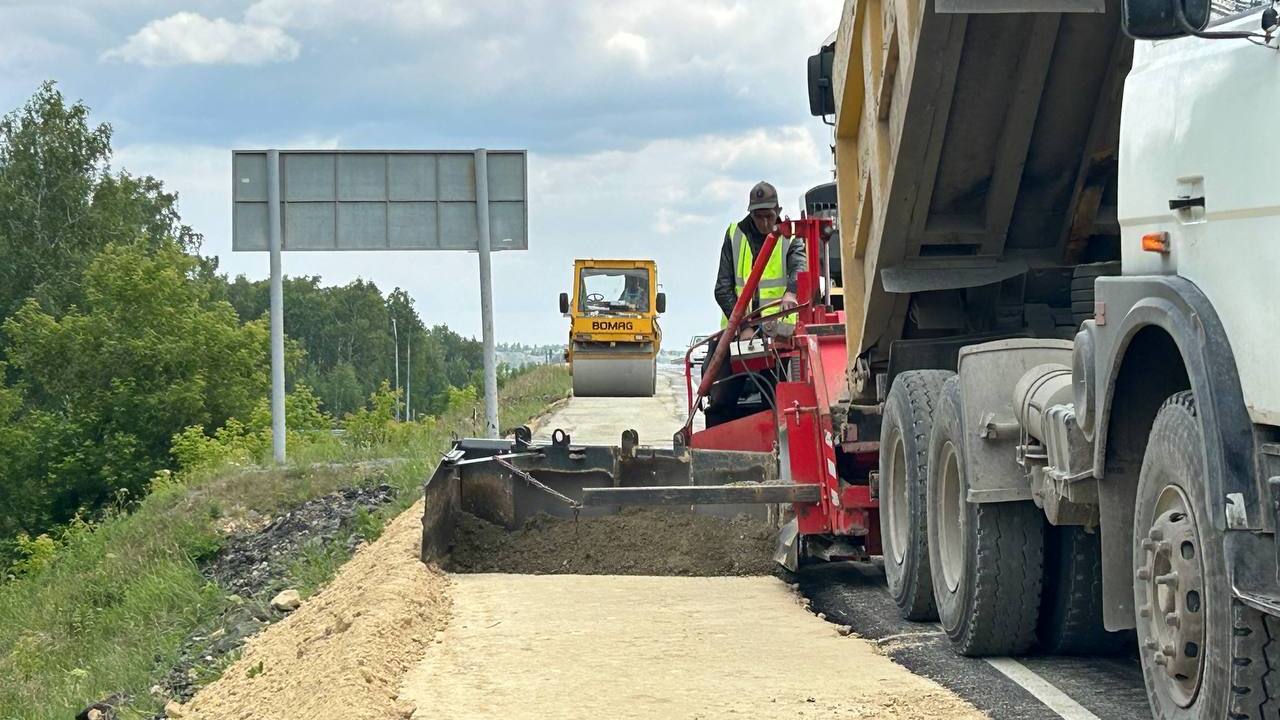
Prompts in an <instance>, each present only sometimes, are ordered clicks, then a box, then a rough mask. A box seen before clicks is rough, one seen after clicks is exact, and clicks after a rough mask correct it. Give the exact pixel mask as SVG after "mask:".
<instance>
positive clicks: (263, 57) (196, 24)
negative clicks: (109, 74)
mask: <svg viewBox="0 0 1280 720" xmlns="http://www.w3.org/2000/svg"><path fill="white" fill-rule="evenodd" d="M301 48H302V46H301V45H300V44H299V43H298V41H297V40H294V39H293V38H292V37H290V36H289V35H287V34H285V32H284V31H283V30H281V29H280V28H278V27H275V26H271V25H255V24H251V23H234V22H231V21H229V20H224V19H222V18H213V19H210V18H206V17H204V16H203V15H199V14H197V13H191V12H180V13H177V14H175V15H170V16H169V17H167V18H163V19H160V20H155V21H152V22H150V23H148V24H147V25H146V26H144V27H143V28H142V29H141V30H139V31H138V32H136V33H134V34H133V35H132V36H130V37H129V39H128V40H126V41H125V43H124V44H123V45H121V46H120V47H117V48H114V49H112V50H108V51H107V52H106V53H104V54H103V56H102V58H103V59H104V60H121V61H124V62H130V63H137V64H139V65H146V66H148V67H152V66H160V65H262V64H265V63H271V62H286V61H290V60H294V59H297V57H298V53H299V52H300V50H301Z"/></svg>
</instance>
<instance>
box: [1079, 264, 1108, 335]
mask: <svg viewBox="0 0 1280 720" xmlns="http://www.w3.org/2000/svg"><path fill="white" fill-rule="evenodd" d="M1119 274H1120V263H1118V262H1100V263H1089V264H1088V265H1077V266H1075V267H1074V268H1073V269H1072V270H1071V319H1072V320H1073V321H1074V322H1075V325H1076V327H1080V323H1082V322H1084V321H1085V320H1088V319H1090V318H1092V317H1093V295H1094V293H1093V283H1094V281H1095V280H1097V279H1098V278H1100V277H1109V276H1112V275H1119Z"/></svg>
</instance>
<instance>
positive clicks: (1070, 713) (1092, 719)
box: [987, 658, 1101, 720]
mask: <svg viewBox="0 0 1280 720" xmlns="http://www.w3.org/2000/svg"><path fill="white" fill-rule="evenodd" d="M987 663H988V664H990V665H991V667H993V668H995V669H996V670H999V671H1000V673H1001V674H1002V675H1004V676H1005V677H1007V678H1009V679H1010V680H1012V681H1014V682H1015V683H1017V684H1018V685H1021V686H1022V688H1023V689H1024V690H1026V691H1027V692H1029V693H1031V695H1032V696H1034V697H1035V699H1037V700H1039V701H1040V702H1042V703H1044V704H1045V706H1046V707H1048V708H1049V709H1050V710H1052V711H1054V712H1055V713H1057V714H1058V715H1059V716H1061V717H1062V718H1063V719H1064V720H1101V719H1100V718H1099V717H1098V716H1097V715H1094V714H1093V713H1091V712H1089V711H1088V709H1086V708H1085V707H1084V706H1083V705H1081V704H1080V703H1078V702H1076V701H1075V700H1072V699H1071V696H1069V695H1067V694H1066V693H1064V692H1062V691H1061V690H1059V689H1058V688H1057V687H1056V686H1055V685H1054V684H1053V683H1051V682H1049V681H1048V680H1045V679H1044V678H1042V677H1040V676H1039V675H1037V674H1035V672H1033V671H1032V670H1031V669H1030V668H1028V667H1027V666H1026V665H1023V664H1022V663H1020V662H1018V661H1017V660H1014V659H1013V658H987Z"/></svg>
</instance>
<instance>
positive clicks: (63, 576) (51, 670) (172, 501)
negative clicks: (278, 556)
mask: <svg viewBox="0 0 1280 720" xmlns="http://www.w3.org/2000/svg"><path fill="white" fill-rule="evenodd" d="M568 387H569V377H568V372H567V370H566V369H565V368H564V367H563V366H541V367H537V368H534V369H532V370H530V371H528V372H525V373H522V374H520V375H519V376H517V377H515V378H513V379H510V380H509V381H508V382H507V383H506V384H505V387H504V388H503V390H502V391H501V395H502V397H501V412H502V424H503V426H504V427H508V426H509V427H514V426H516V425H519V424H521V423H523V422H525V421H526V420H527V419H528V418H530V417H531V416H534V415H537V414H538V413H539V412H540V411H541V410H542V409H544V408H545V407H546V406H547V405H549V404H551V403H552V402H554V401H555V400H557V399H559V398H563V397H565V396H566V395H567V394H568ZM391 406H392V397H391V395H390V393H389V392H384V393H379V394H377V395H375V398H374V399H373V401H372V402H371V403H370V407H368V408H366V409H364V410H362V411H360V412H358V413H357V414H356V415H353V416H351V417H349V418H348V423H347V429H346V432H345V433H344V434H343V435H341V436H335V435H333V434H331V433H315V434H312V435H310V436H308V435H306V434H301V435H300V436H299V437H297V438H294V439H293V440H294V447H293V448H291V451H292V457H291V464H290V466H289V467H288V468H285V469H272V468H269V467H267V466H265V465H262V464H260V463H262V462H263V461H266V460H269V458H270V442H269V436H268V437H266V438H263V437H261V436H258V437H256V438H255V433H254V432H252V431H247V432H246V433H244V434H241V435H237V436H236V439H235V440H230V439H229V438H227V439H226V440H227V441H226V442H223V441H219V440H212V441H205V442H208V443H210V444H208V445H206V446H205V447H203V448H202V449H201V450H200V451H199V452H194V453H192V454H190V455H188V456H187V458H188V459H189V460H191V461H192V462H193V465H192V466H191V467H190V468H187V469H180V470H179V471H177V472H176V473H170V472H161V473H158V474H157V475H156V476H155V477H154V478H153V479H152V481H151V483H150V485H149V490H150V491H149V492H148V493H147V494H146V496H145V497H144V499H142V500H141V501H140V502H138V503H136V504H134V505H132V506H131V508H130V509H128V510H127V511H125V510H111V511H108V512H107V513H106V515H105V517H103V519H101V520H98V521H95V522H86V521H76V522H73V523H70V524H68V525H66V526H65V527H63V528H62V529H60V531H59V532H58V533H56V534H55V535H46V536H44V537H43V538H42V539H41V540H39V541H29V542H27V543H25V544H24V547H23V558H22V560H20V561H19V562H18V563H17V564H16V567H15V571H16V572H18V573H20V574H19V575H17V576H16V577H14V578H13V579H11V580H9V581H8V582H6V583H4V584H0V677H3V678H4V679H5V682H3V683H0V718H4V719H6V720H8V719H9V718H21V719H23V720H26V719H28V718H31V719H35V718H64V719H65V718H69V717H72V716H73V715H74V714H75V713H76V712H78V711H79V710H80V709H82V708H84V707H85V706H86V705H88V704H89V703H91V702H95V701H99V700H103V699H108V698H111V697H112V696H117V697H119V695H120V694H124V695H125V696H128V698H129V699H128V700H127V701H124V702H123V703H122V705H123V707H124V708H126V710H125V711H124V712H123V713H122V715H121V717H126V718H127V717H138V718H142V717H151V716H153V715H154V713H156V712H157V711H158V710H159V709H160V708H162V707H163V705H164V701H165V699H166V698H165V697H163V694H157V695H152V694H151V692H150V689H151V688H152V687H153V686H155V685H157V684H159V683H162V681H163V680H164V679H165V676H166V675H167V674H168V673H169V672H170V670H171V668H173V667H174V666H175V665H177V664H178V663H179V661H180V659H181V654H182V651H183V648H184V642H185V641H186V640H188V639H189V638H190V637H191V636H192V635H193V633H197V631H198V630H200V629H201V628H208V629H211V630H213V631H214V632H216V631H217V628H216V626H217V624H218V622H219V619H220V618H222V617H223V616H224V615H225V614H226V613H227V612H228V611H229V610H230V609H232V608H234V607H236V606H237V605H240V604H242V603H245V602H256V603H258V604H262V603H263V602H264V598H242V597H237V596H234V595H232V594H230V593H228V592H226V591H225V590H224V589H222V588H220V587H219V586H218V584H217V583H216V582H214V581H212V580H210V579H209V578H208V577H207V576H206V574H205V573H204V572H202V570H203V568H204V566H205V565H206V564H207V563H208V562H209V561H211V560H212V559H213V558H214V557H215V556H216V555H217V553H218V551H219V549H220V548H221V547H222V544H223V542H224V541H225V540H226V538H227V537H228V535H229V533H230V532H232V531H234V530H235V529H236V528H237V527H241V526H243V525H244V524H247V523H251V522H252V518H254V517H270V516H272V515H274V514H277V513H279V512H282V511H284V510H287V509H289V508H292V507H295V506H297V505H298V504H300V503H303V502H305V501H307V500H310V499H313V498H317V497H321V496H324V495H326V494H328V493H331V492H334V491H336V490H339V489H342V488H346V487H350V486H352V485H357V484H374V483H377V484H387V485H391V486H392V487H393V488H394V489H395V490H396V493H397V494H396V500H395V501H394V502H393V503H391V504H388V505H387V506H385V507H383V508H381V509H379V510H377V511H376V512H373V513H362V514H360V516H359V517H358V520H357V522H356V523H355V524H354V526H353V527H352V528H351V532H352V533H354V534H356V535H358V536H360V537H361V538H362V539H365V540H372V539H373V538H374V537H376V536H377V534H378V533H379V531H380V529H381V527H382V525H383V523H384V522H385V521H386V520H387V519H389V518H390V517H393V516H394V515H395V514H396V513H398V512H400V511H402V510H403V509H404V508H406V507H408V506H409V505H410V504H412V503H413V502H414V500H416V498H417V496H418V492H419V491H420V490H421V485H422V483H423V481H424V480H425V478H426V477H427V475H428V474H429V473H430V472H431V470H432V469H433V468H434V467H435V465H436V464H437V462H438V460H439V458H440V453H441V452H442V451H444V450H445V449H447V447H448V445H449V442H450V440H451V437H452V436H453V434H454V433H457V434H459V435H463V434H467V433H469V432H474V431H475V430H476V429H477V427H478V423H477V421H476V418H477V417H482V414H483V409H482V407H481V405H480V404H479V403H478V398H477V397H476V396H475V394H474V392H459V393H456V394H455V404H453V405H452V406H451V407H450V408H449V409H448V410H447V411H446V412H445V413H442V414H441V415H440V416H438V417H432V418H430V419H427V420H421V421H418V422H413V423H406V422H397V421H396V420H394V419H393V418H392V417H391ZM291 409H292V408H291ZM253 453H257V455H256V457H253V458H252V459H251V458H250V457H249V455H251V454H253ZM380 459H381V460H389V462H385V463H379V462H377V461H378V460H380ZM250 460H252V462H251V461H250ZM361 461H369V462H367V463H366V464H363V465H362V464H361ZM346 539H347V538H345V537H344V538H338V539H335V540H334V541H332V542H328V543H314V544H311V545H308V546H307V547H305V548H304V551H303V552H301V553H299V555H298V556H297V557H295V558H293V559H292V561H291V563H292V567H291V569H290V575H291V577H288V578H286V579H285V580H284V582H283V583H282V585H288V586H290V587H295V588H298V589H300V590H301V591H302V592H303V594H304V596H305V595H306V594H309V593H311V592H314V591H315V590H316V589H318V588H319V587H321V586H322V585H323V584H324V582H326V581H327V580H328V579H329V578H331V577H332V576H333V574H334V573H335V572H336V570H337V568H339V567H340V566H341V564H342V563H343V562H345V560H346V559H347V558H348V557H349V556H350V554H351V553H350V550H349V549H348V546H347V543H346V542H345V541H346ZM272 592H274V588H273V589H272ZM269 594H271V593H270V592H269V593H267V595H269ZM228 659H229V658H228ZM222 664H224V663H215V664H213V665H212V666H200V667H197V668H195V670H194V677H193V678H192V681H193V682H195V683H196V684H202V683H204V682H207V681H209V680H212V679H213V678H214V677H216V675H217V673H218V671H219V670H220V667H221V665H222Z"/></svg>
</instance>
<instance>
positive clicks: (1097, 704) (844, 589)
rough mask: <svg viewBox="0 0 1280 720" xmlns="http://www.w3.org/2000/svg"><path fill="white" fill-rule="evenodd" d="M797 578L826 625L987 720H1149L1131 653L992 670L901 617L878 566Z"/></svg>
mask: <svg viewBox="0 0 1280 720" xmlns="http://www.w3.org/2000/svg"><path fill="white" fill-rule="evenodd" d="M796 579H797V582H799V584H800V591H801V592H802V593H803V594H804V595H805V596H806V597H808V598H809V599H810V600H811V601H812V603H813V609H814V611H815V612H821V613H825V614H826V616H827V620H828V621H829V622H833V623H837V624H842V625H848V626H850V627H852V628H853V631H854V632H855V633H857V634H858V635H860V636H862V637H864V638H866V639H868V640H872V641H874V642H875V643H876V644H877V645H879V646H880V649H881V651H882V652H884V653H885V654H886V655H888V656H889V657H890V658H892V659H893V660H894V661H896V662H898V663H899V664H901V665H903V666H905V667H906V668H907V669H909V670H911V671H912V672H914V673H917V674H919V675H923V676H925V677H928V678H931V679H933V680H935V681H937V682H938V683H939V684H941V685H943V686H945V687H947V688H949V689H951V690H952V691H954V692H956V693H957V694H959V695H961V696H962V697H964V698H965V699H967V700H969V701H970V702H972V703H973V704H974V705H975V706H976V707H977V708H978V709H980V710H982V711H984V712H986V713H987V714H988V715H990V717H991V718H993V720H1063V719H1064V718H1065V719H1066V720H1094V719H1095V718H1096V720H1150V718H1151V711H1150V709H1149V707H1148V705H1147V697H1146V692H1145V690H1144V689H1143V684H1142V670H1141V668H1140V667H1139V665H1138V660H1137V657H1136V655H1134V654H1129V655H1127V656H1120V657H1061V656H1045V655H1031V656H1025V657H1019V658H1013V659H996V660H995V662H994V664H993V663H992V662H988V661H987V660H985V659H976V658H965V657H961V656H959V655H956V654H955V653H954V652H952V650H951V646H950V643H949V641H948V640H947V637H946V635H945V634H944V633H943V632H942V629H941V628H940V627H939V626H937V625H936V624H934V623H913V622H908V621H906V620H903V619H902V618H901V616H900V615H899V614H898V608H897V606H895V605H894V603H893V599H892V598H891V597H890V596H889V593H888V591H887V590H886V589H885V584H884V570H883V567H882V566H881V565H880V564H879V563H878V562H876V563H832V564H826V565H815V566H812V567H808V568H804V569H803V570H802V572H801V573H800V574H799V575H798V576H797V577H796ZM997 665H999V666H1000V667H1001V668H1004V669H1005V670H1006V671H1008V672H1010V673H1012V674H1013V675H1014V676H1015V677H1017V678H1018V682H1015V680H1014V679H1011V678H1010V676H1009V675H1008V674H1006V672H1002V670H1001V669H997V667H996V666H997ZM1028 688H1031V689H1030V690H1029V689H1028ZM1033 692H1034V693H1035V694H1033ZM1051 706H1052V707H1051Z"/></svg>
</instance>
